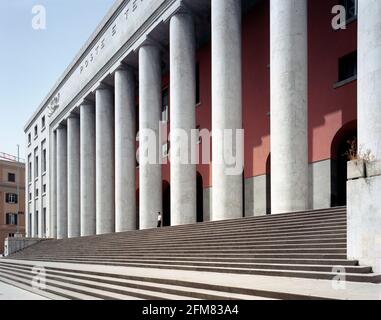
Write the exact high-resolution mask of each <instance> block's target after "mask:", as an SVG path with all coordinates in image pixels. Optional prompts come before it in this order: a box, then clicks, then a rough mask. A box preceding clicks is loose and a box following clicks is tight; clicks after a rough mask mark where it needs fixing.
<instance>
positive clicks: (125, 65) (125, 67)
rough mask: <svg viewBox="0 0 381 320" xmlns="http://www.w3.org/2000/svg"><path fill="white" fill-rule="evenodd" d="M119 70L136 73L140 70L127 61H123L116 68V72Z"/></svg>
mask: <svg viewBox="0 0 381 320" xmlns="http://www.w3.org/2000/svg"><path fill="white" fill-rule="evenodd" d="M117 71H129V72H132V73H133V74H135V73H137V72H138V69H137V68H135V67H134V66H132V65H130V64H128V63H126V62H121V63H120V64H119V65H118V66H117V67H116V69H115V72H117Z"/></svg>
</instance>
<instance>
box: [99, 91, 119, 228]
mask: <svg viewBox="0 0 381 320" xmlns="http://www.w3.org/2000/svg"><path fill="white" fill-rule="evenodd" d="M113 100H114V99H113V92H112V89H111V88H108V87H106V86H104V85H101V86H100V87H99V88H98V89H97V90H96V99H95V101H96V102H95V123H96V134H95V136H96V204H97V208H96V225H97V228H96V229H97V234H106V233H113V232H115V189H114V187H115V185H114V184H115V166H114V161H115V159H114V143H115V142H114V101H113Z"/></svg>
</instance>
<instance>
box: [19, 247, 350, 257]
mask: <svg viewBox="0 0 381 320" xmlns="http://www.w3.org/2000/svg"><path fill="white" fill-rule="evenodd" d="M160 252H164V253H165V254H169V253H171V254H177V255H180V254H181V255H188V254H191V253H193V254H237V253H240V254H301V253H303V254H315V253H323V254H327V253H336V254H343V255H345V254H346V248H318V247H315V248H298V249H295V248H287V249H276V248H275V249H274V248H273V249H224V248H221V249H218V248H217V249H188V248H185V249H177V248H172V249H170V250H169V249H167V250H165V251H160V250H152V251H150V252H146V251H145V250H125V251H123V252H118V253H115V255H114V256H117V255H119V254H124V255H129V254H132V255H136V254H139V253H142V254H148V255H150V254H158V253H160ZM71 254H72V253H68V254H62V253H59V252H52V253H50V254H49V253H45V254H43V255H41V256H40V257H54V256H60V257H61V256H68V255H69V256H70V255H71ZM92 254H93V255H96V256H99V257H107V256H111V255H112V254H111V253H107V252H103V253H102V252H100V253H98V252H94V253H92ZM26 256H27V255H24V257H26ZM19 257H20V256H19ZM35 257H36V258H37V257H39V256H38V255H37V254H36V255H35Z"/></svg>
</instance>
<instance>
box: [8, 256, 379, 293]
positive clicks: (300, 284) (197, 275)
mask: <svg viewBox="0 0 381 320" xmlns="http://www.w3.org/2000/svg"><path fill="white" fill-rule="evenodd" d="M9 262H11V260H9ZM15 262H17V263H20V264H34V265H39V266H46V267H48V266H50V267H56V268H62V269H71V270H86V271H98V272H104V273H110V274H113V273H114V274H126V275H131V276H140V277H147V276H148V277H150V278H159V279H160V278H166V279H175V280H176V279H177V280H182V281H191V282H192V281H193V282H198V283H209V284H214V285H224V286H231V287H240V288H247V289H254V290H264V291H276V292H284V293H293V294H301V295H307V296H314V297H325V298H328V299H340V300H381V284H371V283H357V282H345V283H342V285H338V284H337V283H335V282H333V281H330V280H315V279H298V278H287V277H267V276H259V275H240V274H222V273H212V272H195V271H183V270H165V269H148V268H130V267H115V266H97V265H85V264H75V263H73V264H72V263H70V264H69V263H54V262H40V261H36V262H31V261H15Z"/></svg>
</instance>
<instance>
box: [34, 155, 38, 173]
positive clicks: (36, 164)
mask: <svg viewBox="0 0 381 320" xmlns="http://www.w3.org/2000/svg"><path fill="white" fill-rule="evenodd" d="M34 177H35V178H38V156H36V160H35V163H34Z"/></svg>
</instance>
